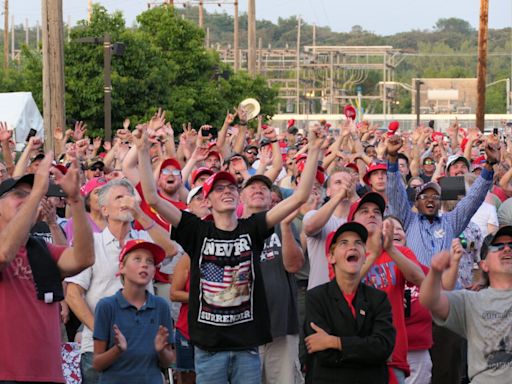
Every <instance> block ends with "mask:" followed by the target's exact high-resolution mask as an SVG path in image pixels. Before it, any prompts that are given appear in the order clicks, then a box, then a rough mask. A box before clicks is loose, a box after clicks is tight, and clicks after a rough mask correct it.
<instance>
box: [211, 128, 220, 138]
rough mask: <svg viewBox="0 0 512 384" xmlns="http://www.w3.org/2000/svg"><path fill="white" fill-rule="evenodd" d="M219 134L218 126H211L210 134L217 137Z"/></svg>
mask: <svg viewBox="0 0 512 384" xmlns="http://www.w3.org/2000/svg"><path fill="white" fill-rule="evenodd" d="M218 134H219V133H218V130H217V128H215V127H211V128H210V135H212V137H217V136H218Z"/></svg>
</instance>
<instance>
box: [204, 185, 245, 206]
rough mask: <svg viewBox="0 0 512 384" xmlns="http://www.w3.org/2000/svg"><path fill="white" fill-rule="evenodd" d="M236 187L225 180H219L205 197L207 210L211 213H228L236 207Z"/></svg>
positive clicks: (237, 194) (237, 195)
mask: <svg viewBox="0 0 512 384" xmlns="http://www.w3.org/2000/svg"><path fill="white" fill-rule="evenodd" d="M238 198H239V193H238V187H237V186H236V185H235V184H232V183H230V182H229V181H227V180H219V181H217V182H216V183H215V184H214V185H213V188H212V190H211V192H210V194H209V195H208V197H207V201H208V208H210V210H211V211H212V212H213V211H215V212H219V213H222V212H230V211H234V210H236V207H237V205H238Z"/></svg>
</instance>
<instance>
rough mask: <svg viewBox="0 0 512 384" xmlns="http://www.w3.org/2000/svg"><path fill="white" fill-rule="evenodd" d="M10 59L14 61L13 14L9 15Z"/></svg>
mask: <svg viewBox="0 0 512 384" xmlns="http://www.w3.org/2000/svg"><path fill="white" fill-rule="evenodd" d="M11 61H14V15H12V16H11Z"/></svg>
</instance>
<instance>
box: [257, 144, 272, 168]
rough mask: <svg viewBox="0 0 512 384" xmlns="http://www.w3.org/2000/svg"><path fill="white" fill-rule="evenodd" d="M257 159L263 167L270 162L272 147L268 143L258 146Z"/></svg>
mask: <svg viewBox="0 0 512 384" xmlns="http://www.w3.org/2000/svg"><path fill="white" fill-rule="evenodd" d="M259 160H260V163H261V164H264V165H265V167H267V166H269V165H270V164H272V147H271V146H270V145H265V146H263V147H261V148H260V153H259Z"/></svg>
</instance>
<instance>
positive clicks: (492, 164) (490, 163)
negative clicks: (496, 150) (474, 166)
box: [486, 160, 498, 167]
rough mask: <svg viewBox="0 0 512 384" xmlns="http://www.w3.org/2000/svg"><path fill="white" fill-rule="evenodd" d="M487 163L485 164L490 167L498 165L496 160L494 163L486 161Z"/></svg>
mask: <svg viewBox="0 0 512 384" xmlns="http://www.w3.org/2000/svg"><path fill="white" fill-rule="evenodd" d="M486 161H487V164H489V165H490V166H491V167H492V166H494V165H496V164H498V161H497V160H494V161H489V160H486Z"/></svg>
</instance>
